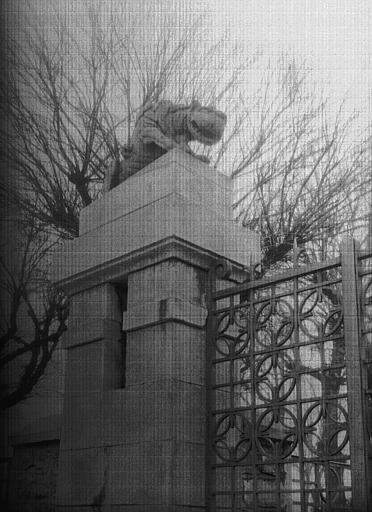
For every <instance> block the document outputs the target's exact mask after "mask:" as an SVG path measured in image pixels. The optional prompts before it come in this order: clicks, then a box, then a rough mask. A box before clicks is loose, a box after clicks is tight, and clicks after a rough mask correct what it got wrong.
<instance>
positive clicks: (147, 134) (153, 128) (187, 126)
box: [103, 100, 226, 192]
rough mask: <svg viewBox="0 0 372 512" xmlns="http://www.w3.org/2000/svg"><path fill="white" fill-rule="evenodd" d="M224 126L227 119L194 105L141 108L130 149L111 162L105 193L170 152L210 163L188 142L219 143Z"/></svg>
mask: <svg viewBox="0 0 372 512" xmlns="http://www.w3.org/2000/svg"><path fill="white" fill-rule="evenodd" d="M225 125H226V115H225V114H224V113H223V112H220V111H219V110H216V109H215V108H213V107H203V106H202V105H200V104H199V103H197V102H193V103H192V104H191V105H176V104H174V103H172V102H171V101H166V100H162V101H157V102H155V103H148V104H146V105H144V107H143V108H142V109H141V111H140V112H139V114H138V117H137V121H136V125H135V128H134V131H133V135H132V145H131V146H130V147H128V146H127V147H124V148H123V150H122V155H123V160H122V161H120V162H112V164H111V165H110V166H109V168H108V170H107V172H106V176H105V180H104V185H103V191H104V192H107V191H109V190H111V189H112V188H114V187H116V186H117V185H119V184H120V183H122V182H123V181H125V180H126V179H127V178H129V177H130V176H132V175H133V174H135V173H136V172H138V171H140V170H141V169H143V168H144V167H146V166H147V165H148V164H150V163H151V162H153V161H154V160H156V159H157V158H159V157H161V156H162V155H164V154H165V153H167V152H168V151H170V150H172V149H176V148H177V149H180V150H181V151H185V152H186V153H189V154H191V155H193V156H194V157H196V158H198V159H199V160H201V161H203V162H206V163H209V160H208V158H206V157H204V156H202V155H196V154H195V153H194V152H193V151H192V149H191V148H190V147H189V145H188V143H189V142H191V141H198V142H201V143H202V144H206V145H208V146H210V145H212V144H215V143H216V142H218V141H219V140H220V139H221V137H222V134H223V131H224V129H225Z"/></svg>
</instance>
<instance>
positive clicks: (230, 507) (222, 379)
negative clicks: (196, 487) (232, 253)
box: [207, 243, 372, 512]
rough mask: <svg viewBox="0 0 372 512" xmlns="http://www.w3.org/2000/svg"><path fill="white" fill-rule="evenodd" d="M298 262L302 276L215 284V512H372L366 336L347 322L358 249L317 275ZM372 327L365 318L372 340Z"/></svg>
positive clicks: (211, 501) (211, 348)
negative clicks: (363, 356) (363, 367)
mask: <svg viewBox="0 0 372 512" xmlns="http://www.w3.org/2000/svg"><path fill="white" fill-rule="evenodd" d="M346 245H347V244H346ZM294 253H295V254H294V261H295V265H294V268H293V269H291V270H290V271H288V272H286V273H285V274H281V275H279V276H275V277H273V278H270V279H269V280H261V281H254V280H251V281H250V282H248V283H246V284H243V285H237V286H234V287H233V288H228V289H225V290H221V291H216V290H215V288H214V286H213V283H214V282H215V280H214V279H212V282H211V292H210V302H209V321H208V336H207V338H208V339H207V346H208V354H207V361H208V364H207V366H208V432H209V439H208V458H207V466H208V468H207V471H208V472H207V475H208V486H207V487H208V490H207V498H208V500H207V501H208V506H209V510H210V511H215V510H216V511H217V510H218V511H222V510H226V511H233V512H235V511H267V512H269V511H286V512H297V511H298V512H305V511H306V512H319V511H331V510H332V511H335V510H337V511H341V510H352V509H355V510H358V511H359V510H367V504H366V500H367V497H366V493H367V491H366V488H367V480H366V473H365V463H364V462H363V460H364V459H365V454H364V447H363V446H364V445H363V443H364V437H363V440H362V441H361V439H360V438H359V439H355V436H354V435H353V430H354V426H355V425H357V423H359V427H360V425H361V424H362V423H363V422H362V418H361V417H359V418H358V419H356V418H355V417H354V416H355V414H356V413H357V411H358V410H360V411H361V414H364V410H362V409H363V406H362V401H363V399H362V387H361V386H362V381H361V372H360V368H359V370H358V365H360V364H361V360H360V353H359V348H358V347H359V345H358V343H359V338H360V334H359V332H356V333H355V332H354V331H355V326H353V325H351V323H350V320H352V321H355V319H357V322H358V317H359V316H360V315H359V313H358V310H357V309H356V308H357V307H358V298H357V295H356V287H355V290H353V286H351V284H350V275H352V273H353V272H354V276H356V268H357V265H356V264H355V262H354V260H353V258H352V257H353V255H354V249H353V246H351V245H350V243H349V245H348V246H347V247H345V255H344V256H342V257H341V258H337V259H335V260H333V261H330V262H327V263H320V264H317V265H313V266H310V265H307V266H299V264H298V261H299V256H300V251H297V249H296V248H295V250H294ZM365 261H367V260H365ZM369 261H370V260H369ZM368 268H369V270H368V272H367V271H366V272H364V274H363V276H362V280H364V281H367V280H368V279H369V281H368V283H369V284H368V286H367V287H366V286H365V292H363V293H364V295H363V297H365V300H364V303H363V304H364V311H365V315H364V317H365V318H367V309H368V308H369V309H368V314H369V315H370V314H371V309H370V308H371V306H372V302H371V291H370V290H371V288H372V285H371V269H370V267H368ZM221 269H222V267H217V271H218V270H220V271H221ZM348 272H349V274H348ZM220 277H222V278H223V277H227V276H226V273H225V275H223V273H221V272H220ZM345 279H347V282H346V283H345ZM356 281H357V279H356V277H355V278H354V280H353V284H354V285H355V286H356ZM367 288H368V290H369V291H368V290H367ZM354 292H355V294H354V295H355V296H354V295H353V293H354ZM346 294H347V295H348V297H347V300H345V295H346ZM362 302H363V301H362ZM366 322H367V321H366ZM371 324H372V322H371V317H370V316H369V323H368V322H367V323H365V325H367V327H366V328H364V331H363V332H364V333H365V335H366V336H369V337H370V336H371ZM358 325H359V324H358V323H357V326H358ZM358 329H359V328H357V331H358ZM368 329H369V330H368ZM367 330H368V332H367ZM345 340H346V343H345ZM355 340H356V343H357V348H355V346H354V345H355ZM370 363H372V361H370ZM354 381H355V382H354ZM355 383H356V384H355ZM358 383H359V384H358ZM370 384H371V383H370ZM358 385H359V388H360V389H359V391H358V389H356V388H357V387H358ZM350 387H352V388H353V392H352V393H350V392H349V389H350ZM370 387H371V386H370ZM351 397H352V401H351V400H350V398H351ZM358 404H360V409H358V407H357V405H358ZM351 414H352V419H351ZM363 428H364V427H362V436H363V435H364V431H363ZM357 430H358V429H357V428H356V432H357ZM358 443H359V445H358ZM358 446H359V447H358ZM363 486H364V487H363ZM363 489H364V490H363ZM361 492H362V496H361V495H360V494H361ZM355 493H357V497H356V498H355V497H354V494H355ZM357 507H358V508H357ZM363 507H364V508H363Z"/></svg>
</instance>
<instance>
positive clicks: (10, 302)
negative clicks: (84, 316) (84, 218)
mask: <svg viewBox="0 0 372 512" xmlns="http://www.w3.org/2000/svg"><path fill="white" fill-rule="evenodd" d="M12 229H14V223H12ZM17 233H18V235H19V241H18V243H15V244H13V247H9V246H8V247H7V248H4V247H2V256H1V259H0V299H1V301H0V310H1V323H0V371H1V374H2V383H1V389H0V409H6V408H8V407H11V406H13V405H15V404H17V403H18V402H20V401H21V400H24V399H25V398H27V397H28V396H29V395H30V393H31V392H32V390H33V389H34V387H35V385H36V384H37V383H38V382H39V380H40V379H41V377H42V376H43V375H44V372H45V370H46V367H47V365H48V363H49V361H50V359H51V357H52V355H53V352H54V350H55V348H56V346H57V344H58V342H59V340H60V338H61V336H62V334H63V333H64V332H65V330H66V328H67V326H66V321H67V316H68V304H67V300H66V297H65V296H64V294H63V293H62V292H61V291H58V290H56V289H55V288H54V287H52V286H51V285H50V284H49V283H48V282H46V279H45V272H42V271H41V269H42V267H43V260H44V259H45V257H46V256H47V255H48V254H49V251H50V243H49V242H48V239H47V237H46V235H45V234H44V233H42V232H41V231H40V230H39V229H38V228H37V227H36V226H35V225H31V226H29V227H28V228H24V224H22V225H21V226H17ZM4 249H5V250H4Z"/></svg>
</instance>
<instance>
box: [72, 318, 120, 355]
mask: <svg viewBox="0 0 372 512" xmlns="http://www.w3.org/2000/svg"><path fill="white" fill-rule="evenodd" d="M120 336H121V327H120V323H119V322H116V321H115V320H108V319H106V318H90V319H89V320H84V319H81V318H73V319H72V321H70V322H69V325H68V329H67V332H66V333H65V334H64V336H63V339H62V348H64V349H67V348H72V347H77V346H80V345H86V344H87V343H92V342H95V341H99V340H101V339H107V340H113V341H118V340H119V339H120Z"/></svg>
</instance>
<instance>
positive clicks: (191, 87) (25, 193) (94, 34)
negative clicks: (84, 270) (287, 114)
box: [0, 9, 241, 238]
mask: <svg viewBox="0 0 372 512" xmlns="http://www.w3.org/2000/svg"><path fill="white" fill-rule="evenodd" d="M88 18H89V23H88V28H87V29H85V32H84V31H83V33H80V38H79V39H78V40H77V39H75V37H74V34H73V31H72V30H71V27H66V26H63V23H62V22H61V21H59V25H58V28H57V29H56V32H55V33H53V34H50V33H45V31H44V32H43V31H42V30H41V29H40V28H39V29H36V30H33V31H32V32H31V33H30V34H28V37H27V44H25V43H24V42H22V44H19V43H18V42H16V41H11V42H10V48H9V51H8V55H7V57H6V58H7V73H5V75H6V76H5V75H4V76H3V79H2V81H1V83H0V87H1V92H2V93H3V94H2V97H3V101H2V102H1V103H0V106H1V114H2V117H3V119H6V120H7V123H6V124H5V125H4V127H3V130H2V132H1V134H0V137H1V138H0V142H1V147H2V160H3V162H4V166H5V167H6V168H7V169H8V172H9V174H10V175H11V176H16V177H17V178H11V179H10V185H11V186H10V187H8V194H10V193H12V195H13V200H14V202H15V203H16V204H18V207H19V208H20V209H22V210H24V211H27V212H28V214H30V215H31V216H33V217H36V218H37V219H38V222H39V223H40V224H41V225H43V226H44V227H45V228H46V229H48V230H53V231H54V232H56V233H57V234H58V236H61V237H64V238H69V237H74V236H77V235H78V212H79V210H80V209H81V208H82V207H84V206H87V205H88V204H89V203H90V202H91V201H92V200H94V199H95V198H96V197H97V194H98V193H99V191H100V184H101V182H102V180H103V176H104V173H105V169H106V167H107V164H108V162H109V160H110V159H114V160H119V159H120V158H121V155H120V149H121V146H122V144H123V143H130V135H131V131H132V128H133V124H134V121H135V116H136V112H137V110H138V109H139V108H140V107H141V106H142V105H143V104H144V103H145V102H146V101H149V100H157V99H159V98H160V97H162V96H164V95H165V96H168V97H171V98H174V99H178V100H182V99H192V98H193V97H194V96H198V97H199V98H200V97H201V96H202V99H205V100H206V101H208V100H210V99H211V98H215V97H216V96H219V97H222V96H223V95H225V94H227V92H228V90H229V89H230V88H231V87H233V85H234V83H235V77H236V76H237V73H238V72H239V71H237V70H233V71H231V73H230V74H228V73H227V74H226V73H222V75H221V78H220V79H219V80H217V81H216V79H215V77H216V74H215V70H214V69H213V67H212V73H210V72H209V71H210V70H211V66H210V63H211V59H212V56H214V57H215V59H216V58H217V57H216V56H217V55H218V54H220V55H224V53H223V47H222V44H221V42H219V43H217V44H216V45H212V47H211V48H209V50H207V51H206V53H205V54H203V55H202V56H201V57H200V58H199V59H197V58H196V57H195V55H196V52H195V51H193V48H194V47H195V45H196V42H197V40H198V39H199V38H200V37H201V36H200V34H201V32H202V31H201V28H202V20H200V19H199V18H195V20H194V23H193V24H191V26H190V27H189V28H185V30H184V31H183V32H182V33H181V34H179V36H178V37H174V27H173V26H172V23H171V21H172V20H171V19H169V20H163V23H162V27H161V28H159V29H158V30H155V31H154V33H153V34H149V35H148V38H147V39H146V40H145V41H143V38H142V39H141V38H140V37H139V35H138V33H136V32H135V30H130V29H128V28H127V29H126V28H125V27H123V26H122V25H121V24H120V20H117V19H115V18H112V19H111V20H110V21H109V24H108V26H107V27H105V28H104V27H103V26H102V25H101V24H100V20H99V16H98V14H97V12H95V11H94V10H92V9H90V10H89V14H88ZM225 53H226V52H225ZM199 54H200V52H199ZM190 56H193V68H192V69H187V70H186V68H187V66H189V67H190ZM72 59H73V61H72ZM221 59H222V57H221V58H220V60H221ZM223 59H225V56H223ZM225 60H226V59H225ZM215 62H216V63H218V61H217V60H215ZM240 69H241V68H240ZM208 73H209V75H208ZM208 77H209V78H208ZM201 89H202V91H203V94H201V92H202V91H201ZM9 189H10V190H9Z"/></svg>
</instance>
